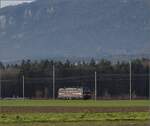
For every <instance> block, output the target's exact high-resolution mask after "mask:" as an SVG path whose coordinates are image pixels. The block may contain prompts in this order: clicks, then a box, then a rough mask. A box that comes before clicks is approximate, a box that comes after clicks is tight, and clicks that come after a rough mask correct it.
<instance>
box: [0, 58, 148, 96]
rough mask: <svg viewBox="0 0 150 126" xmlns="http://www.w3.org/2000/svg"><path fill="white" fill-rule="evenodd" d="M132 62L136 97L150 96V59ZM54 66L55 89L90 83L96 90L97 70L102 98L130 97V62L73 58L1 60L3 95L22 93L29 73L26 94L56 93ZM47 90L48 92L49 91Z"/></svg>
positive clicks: (46, 94)
mask: <svg viewBox="0 0 150 126" xmlns="http://www.w3.org/2000/svg"><path fill="white" fill-rule="evenodd" d="M131 64H132V97H134V98H148V96H149V75H148V73H149V60H148V59H144V58H143V59H135V60H132V61H131ZM53 66H55V79H56V80H55V84H56V87H55V91H56V92H55V93H56V96H57V91H58V89H59V88H62V87H88V88H90V89H91V91H92V92H93V94H94V73H95V71H96V72H97V96H98V97H99V98H128V96H129V82H130V80H129V72H130V69H129V62H127V61H117V62H115V63H114V62H111V61H109V60H106V59H102V60H99V61H96V60H95V59H94V58H92V59H91V61H89V62H86V61H78V62H71V61H69V60H66V61H64V62H62V61H53V60H47V59H46V60H41V61H31V60H22V62H21V63H20V64H7V65H6V64H3V63H2V62H0V74H1V75H0V76H1V87H2V92H1V95H2V97H13V96H14V97H17V96H18V97H21V96H22V81H23V80H22V76H24V77H25V96H26V97H29V98H33V97H48V98H51V97H52V94H53V93H52V85H53ZM45 92H46V93H45Z"/></svg>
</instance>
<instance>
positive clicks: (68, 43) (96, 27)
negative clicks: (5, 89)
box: [0, 0, 150, 60]
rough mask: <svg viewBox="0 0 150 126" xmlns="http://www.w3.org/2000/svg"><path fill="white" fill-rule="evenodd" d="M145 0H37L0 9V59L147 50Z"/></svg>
mask: <svg viewBox="0 0 150 126" xmlns="http://www.w3.org/2000/svg"><path fill="white" fill-rule="evenodd" d="M149 13H150V8H149V6H148V5H147V0H143V1H139V0H133V1H130V0H115V1H112V0H107V1H106V0H92V1H91V0H76V1H74V0H44V1H43V0H42V1H41V0H37V1H35V2H32V3H24V4H21V5H17V6H10V7H6V8H2V9H0V59H3V60H8V59H23V58H36V57H39V58H44V57H69V56H70V57H71V56H77V57H88V56H93V57H105V56H110V55H141V54H145V55H148V54H149V55H150V43H149V40H150V37H149V33H150V22H149V21H150V17H149Z"/></svg>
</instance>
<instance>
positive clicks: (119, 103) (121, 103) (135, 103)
mask: <svg viewBox="0 0 150 126" xmlns="http://www.w3.org/2000/svg"><path fill="white" fill-rule="evenodd" d="M0 106H68V107H69V106H77V107H144V106H150V100H132V101H130V100H98V101H94V100H0Z"/></svg>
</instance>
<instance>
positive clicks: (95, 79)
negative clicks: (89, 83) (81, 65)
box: [95, 71, 97, 101]
mask: <svg viewBox="0 0 150 126" xmlns="http://www.w3.org/2000/svg"><path fill="white" fill-rule="evenodd" d="M96 100H97V72H96V71H95V101H96Z"/></svg>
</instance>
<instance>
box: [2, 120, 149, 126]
mask: <svg viewBox="0 0 150 126" xmlns="http://www.w3.org/2000/svg"><path fill="white" fill-rule="evenodd" d="M149 124H150V122H149V121H119V122H118V121H117V122H116V121H113V122H112V121H101V122H67V123H66V122H64V123H62V122H60V123H15V124H14V123H11V124H0V126H149Z"/></svg>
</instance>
